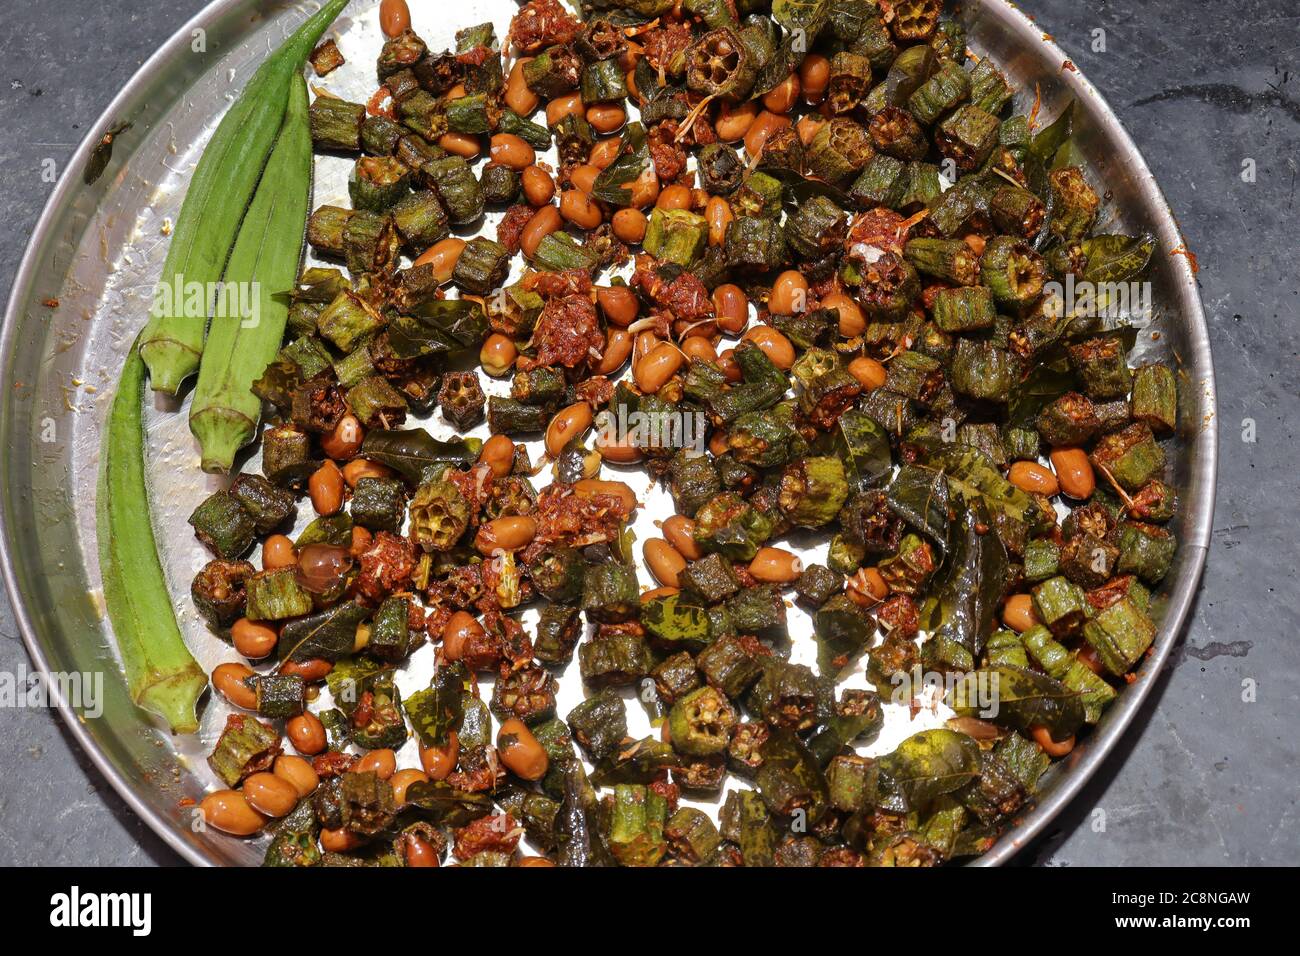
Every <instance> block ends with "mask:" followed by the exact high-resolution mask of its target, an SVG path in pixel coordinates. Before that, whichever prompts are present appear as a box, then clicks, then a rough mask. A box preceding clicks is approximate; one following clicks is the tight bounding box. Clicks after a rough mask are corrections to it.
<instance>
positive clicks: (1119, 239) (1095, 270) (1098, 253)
mask: <svg viewBox="0 0 1300 956" xmlns="http://www.w3.org/2000/svg"><path fill="white" fill-rule="evenodd" d="M1082 245H1083V254H1084V256H1086V257H1087V262H1088V264H1087V265H1086V266H1085V267H1084V270H1083V279H1084V281H1086V282H1128V281H1130V280H1131V279H1136V278H1137V277H1138V276H1139V275H1141V274H1142V271H1143V270H1144V269H1146V267H1147V263H1149V262H1150V261H1151V254H1152V253H1153V252H1154V251H1155V248H1156V240H1155V237H1154V236H1150V235H1141V236H1117V235H1110V236H1093V237H1092V238H1091V239H1085V240H1083V243H1082Z"/></svg>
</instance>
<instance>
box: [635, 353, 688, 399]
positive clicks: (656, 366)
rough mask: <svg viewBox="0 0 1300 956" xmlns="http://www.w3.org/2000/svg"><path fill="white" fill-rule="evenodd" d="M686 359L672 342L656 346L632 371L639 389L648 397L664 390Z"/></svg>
mask: <svg viewBox="0 0 1300 956" xmlns="http://www.w3.org/2000/svg"><path fill="white" fill-rule="evenodd" d="M683 361H685V357H684V356H683V355H682V352H681V349H679V348H677V346H675V345H673V344H672V343H671V342H663V343H661V344H659V345H656V346H655V347H654V348H653V349H652V350H651V351H650V352H649V353H647V354H646V356H645V357H644V358H643V359H641V361H639V362H637V363H636V367H635V368H634V369H633V370H632V377H633V378H634V379H635V380H636V384H637V388H639V389H641V391H642V392H644V393H645V394H647V395H653V394H655V393H656V392H658V391H659V389H661V388H663V387H664V385H665V383H667V381H668V380H669V379H670V378H672V377H673V376H674V375H676V374H677V370H678V369H679V368H681V366H682V362H683Z"/></svg>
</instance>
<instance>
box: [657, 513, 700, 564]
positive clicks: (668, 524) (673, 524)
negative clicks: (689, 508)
mask: <svg viewBox="0 0 1300 956" xmlns="http://www.w3.org/2000/svg"><path fill="white" fill-rule="evenodd" d="M660 530H661V531H663V533H664V538H665V539H667V541H668V543H669V544H671V545H672V546H673V547H674V548H675V549H676V550H677V552H678V553H679V554H680V555H681V556H682V557H684V558H686V559H687V560H688V561H698V560H700V558H702V557H704V552H703V551H701V550H700V546H699V545H698V544H696V542H695V522H694V521H692V520H691V519H690V518H688V517H686V516H685V515H673V516H672V517H671V518H668V519H667V520H665V521H664V523H663V526H662V528H660Z"/></svg>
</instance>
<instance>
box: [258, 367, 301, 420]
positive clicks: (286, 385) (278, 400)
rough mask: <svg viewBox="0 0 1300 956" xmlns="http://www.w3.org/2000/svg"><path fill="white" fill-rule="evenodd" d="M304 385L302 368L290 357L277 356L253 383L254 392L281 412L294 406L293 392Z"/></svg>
mask: <svg viewBox="0 0 1300 956" xmlns="http://www.w3.org/2000/svg"><path fill="white" fill-rule="evenodd" d="M301 386H302V369H300V368H299V367H298V363H297V362H295V361H294V360H293V359H290V358H284V357H281V358H277V359H276V360H275V361H274V362H272V363H271V364H270V365H268V366H267V367H266V369H265V371H263V372H262V376H261V378H259V379H258V380H257V381H256V382H254V383H253V385H252V390H253V394H254V395H256V396H257V397H258V398H260V399H261V400H262V401H264V402H270V403H271V404H272V405H274V406H275V407H276V409H277V410H278V411H280V412H281V413H284V412H288V411H289V409H291V408H292V407H293V393H294V392H296V391H297V390H298V389H299V388H300V387H301Z"/></svg>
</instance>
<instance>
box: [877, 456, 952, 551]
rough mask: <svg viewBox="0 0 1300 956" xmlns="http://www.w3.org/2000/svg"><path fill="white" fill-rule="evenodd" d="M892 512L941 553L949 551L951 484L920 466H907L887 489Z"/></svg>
mask: <svg viewBox="0 0 1300 956" xmlns="http://www.w3.org/2000/svg"><path fill="white" fill-rule="evenodd" d="M885 500H886V502H887V504H888V505H889V510H890V511H892V512H893V513H894V514H895V515H897V516H898V517H900V518H902V519H903V520H904V521H906V522H907V523H908V524H909V525H911V526H912V527H913V528H915V529H916V530H918V531H920V532H921V533H922V534H924V535H925V536H926V537H927V538H929V539H930V540H931V541H932V542H933V543H934V544H935V546H936V547H938V549H939V553H940V554H943V553H944V552H946V551H947V550H948V482H947V481H945V480H944V477H943V474H942V473H940V472H938V471H935V470H933V469H931V468H923V467H921V466H920V465H904V466H903V467H902V468H900V469H899V470H898V474H896V475H895V476H894V480H893V481H891V482H890V483H889V487H888V488H886V489H885Z"/></svg>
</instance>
